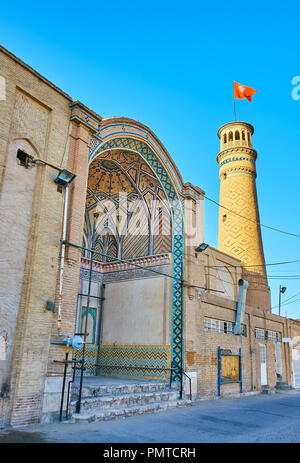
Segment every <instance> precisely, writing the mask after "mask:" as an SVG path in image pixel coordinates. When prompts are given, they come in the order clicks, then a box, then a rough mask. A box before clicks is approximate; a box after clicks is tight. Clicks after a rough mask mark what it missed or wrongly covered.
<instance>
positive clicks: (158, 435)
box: [0, 391, 300, 443]
mask: <svg viewBox="0 0 300 463" xmlns="http://www.w3.org/2000/svg"><path fill="white" fill-rule="evenodd" d="M18 442H25V443H46V442H56V443H299V442H300V391H290V392H284V393H276V394H272V395H264V394H259V395H256V396H250V397H242V398H237V399H233V398H224V399H221V400H212V401H198V402H194V403H193V405H192V406H191V407H183V408H177V409H172V410H169V411H165V412H162V413H156V414H148V415H140V416H133V417H129V418H126V419H123V418H121V419H117V420H113V421H105V422H98V423H85V424H70V423H54V424H50V425H30V426H27V427H22V428H17V429H16V428H14V429H6V430H1V431H0V443H18Z"/></svg>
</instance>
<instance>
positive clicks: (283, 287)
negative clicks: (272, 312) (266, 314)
mask: <svg viewBox="0 0 300 463" xmlns="http://www.w3.org/2000/svg"><path fill="white" fill-rule="evenodd" d="M285 291H286V287H285V286H282V287H281V285H280V286H279V312H278V315H280V305H281V294H283V293H285Z"/></svg>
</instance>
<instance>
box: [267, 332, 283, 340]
mask: <svg viewBox="0 0 300 463" xmlns="http://www.w3.org/2000/svg"><path fill="white" fill-rule="evenodd" d="M268 339H270V341H275V342H278V341H281V333H279V332H278V331H268Z"/></svg>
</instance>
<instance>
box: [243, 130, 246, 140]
mask: <svg viewBox="0 0 300 463" xmlns="http://www.w3.org/2000/svg"><path fill="white" fill-rule="evenodd" d="M242 140H246V136H245V131H244V130H243V131H242Z"/></svg>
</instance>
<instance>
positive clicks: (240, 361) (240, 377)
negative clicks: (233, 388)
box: [239, 348, 243, 393]
mask: <svg viewBox="0 0 300 463" xmlns="http://www.w3.org/2000/svg"><path fill="white" fill-rule="evenodd" d="M239 366H240V368H239V370H240V371H239V379H240V392H241V393H242V392H243V376H242V348H240V357H239Z"/></svg>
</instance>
